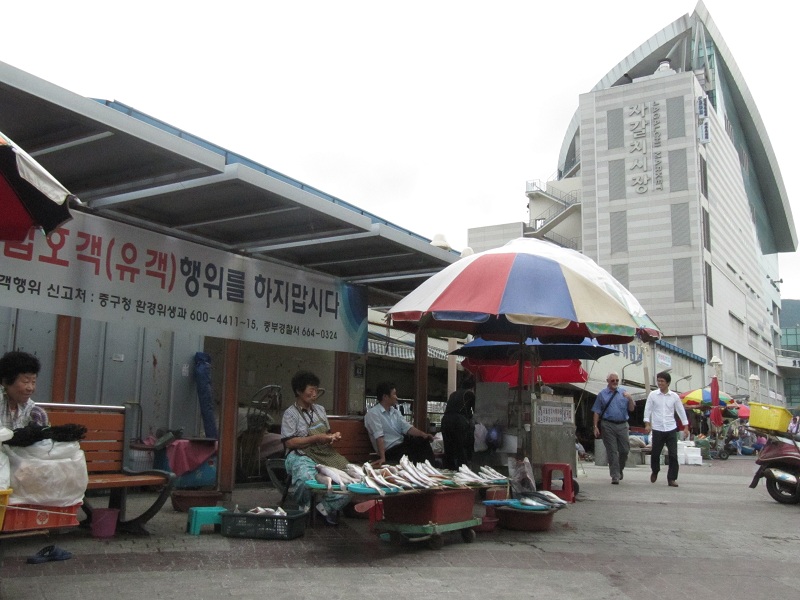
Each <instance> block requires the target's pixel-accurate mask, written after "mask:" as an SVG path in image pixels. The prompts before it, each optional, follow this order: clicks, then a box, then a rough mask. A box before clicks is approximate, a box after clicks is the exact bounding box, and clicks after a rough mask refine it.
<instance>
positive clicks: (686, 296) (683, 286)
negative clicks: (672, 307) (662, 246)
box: [672, 258, 694, 302]
mask: <svg viewBox="0 0 800 600" xmlns="http://www.w3.org/2000/svg"><path fill="white" fill-rule="evenodd" d="M672 280H673V281H674V282H675V283H674V284H673V287H672V293H673V294H674V298H675V302H691V301H692V292H693V291H694V289H693V288H694V284H693V282H692V259H691V258H675V259H673V260H672Z"/></svg>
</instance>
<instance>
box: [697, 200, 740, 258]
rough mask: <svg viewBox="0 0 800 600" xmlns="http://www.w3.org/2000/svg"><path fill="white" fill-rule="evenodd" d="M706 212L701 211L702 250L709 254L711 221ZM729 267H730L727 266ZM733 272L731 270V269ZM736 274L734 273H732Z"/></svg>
mask: <svg viewBox="0 0 800 600" xmlns="http://www.w3.org/2000/svg"><path fill="white" fill-rule="evenodd" d="M709 219H710V215H709V214H708V211H707V210H706V209H705V208H704V209H703V248H705V249H706V250H708V251H709V252H711V221H709ZM728 266H729V267H730V265H728ZM731 270H733V269H731ZM733 272H734V273H736V271H733Z"/></svg>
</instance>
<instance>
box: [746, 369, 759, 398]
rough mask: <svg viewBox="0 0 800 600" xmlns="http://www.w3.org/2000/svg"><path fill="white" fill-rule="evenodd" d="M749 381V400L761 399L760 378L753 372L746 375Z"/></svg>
mask: <svg viewBox="0 0 800 600" xmlns="http://www.w3.org/2000/svg"><path fill="white" fill-rule="evenodd" d="M748 381H749V382H750V402H754V401H755V402H758V401H760V400H761V379H759V377H758V375H756V374H755V373H753V374H752V375H750V377H748Z"/></svg>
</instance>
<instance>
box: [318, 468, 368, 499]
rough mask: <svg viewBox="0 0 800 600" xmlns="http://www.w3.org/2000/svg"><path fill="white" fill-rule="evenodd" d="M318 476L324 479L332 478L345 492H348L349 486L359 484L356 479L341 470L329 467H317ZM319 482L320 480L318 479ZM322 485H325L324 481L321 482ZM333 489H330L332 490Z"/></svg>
mask: <svg viewBox="0 0 800 600" xmlns="http://www.w3.org/2000/svg"><path fill="white" fill-rule="evenodd" d="M316 467H317V474H318V475H321V476H322V477H328V478H330V480H331V482H332V483H335V484H337V485H338V486H339V489H341V490H342V491H343V492H346V491H347V486H348V484H350V483H358V481H357V480H356V479H354V478H353V477H351V476H350V475H348V474H347V473H345V472H344V471H342V470H341V469H336V468H334V467H329V466H327V465H319V464H318V465H317V466H316ZM317 481H319V479H317ZM320 483H325V482H324V481H320ZM330 489H331V487H330V486H329V487H328V490H330Z"/></svg>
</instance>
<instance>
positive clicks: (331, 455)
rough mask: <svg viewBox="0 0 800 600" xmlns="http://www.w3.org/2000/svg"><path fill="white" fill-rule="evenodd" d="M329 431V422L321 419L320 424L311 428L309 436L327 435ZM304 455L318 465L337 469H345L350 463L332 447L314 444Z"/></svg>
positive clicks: (305, 450)
mask: <svg viewBox="0 0 800 600" xmlns="http://www.w3.org/2000/svg"><path fill="white" fill-rule="evenodd" d="M329 430H330V425H329V424H328V421H327V420H326V419H321V420H320V421H319V423H316V424H314V425H311V426H309V428H308V435H319V434H327V433H328V431H329ZM303 453H304V454H305V455H306V456H308V458H310V459H311V460H313V461H314V462H316V463H318V464H321V465H326V466H328V467H335V468H337V469H344V468H345V467H346V466H347V464H348V462H349V461H348V460H347V459H346V458H345V457H344V456H342V455H341V454H339V453H338V452H337V451H336V450H334V449H333V447H332V446H330V445H323V444H314V445H313V446H309V447H308V448H303Z"/></svg>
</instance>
